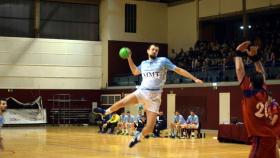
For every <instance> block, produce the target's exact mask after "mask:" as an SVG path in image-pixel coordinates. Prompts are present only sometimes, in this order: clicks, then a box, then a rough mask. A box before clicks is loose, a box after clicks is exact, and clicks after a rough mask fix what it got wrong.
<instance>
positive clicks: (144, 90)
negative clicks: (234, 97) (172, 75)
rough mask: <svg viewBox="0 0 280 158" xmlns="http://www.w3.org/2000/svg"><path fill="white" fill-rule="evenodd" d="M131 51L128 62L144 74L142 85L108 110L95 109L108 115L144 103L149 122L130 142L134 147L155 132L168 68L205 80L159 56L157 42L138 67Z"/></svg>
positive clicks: (133, 68) (150, 47) (193, 78)
mask: <svg viewBox="0 0 280 158" xmlns="http://www.w3.org/2000/svg"><path fill="white" fill-rule="evenodd" d="M129 52H130V55H129V57H128V64H129V67H130V69H131V71H132V74H133V75H140V74H142V78H143V80H142V83H141V85H140V87H139V88H138V89H137V90H136V91H134V92H133V93H131V94H129V95H127V96H126V97H124V98H123V99H121V100H120V101H118V102H116V103H115V104H113V105H112V106H111V107H110V108H108V109H107V110H106V111H104V110H102V109H99V108H97V109H95V111H96V112H100V113H103V114H105V115H107V114H110V113H112V112H114V111H116V110H118V109H120V108H123V107H125V106H129V105H136V104H140V103H141V104H143V105H144V109H145V111H146V116H147V123H146V125H145V127H144V128H143V130H142V132H141V133H138V134H136V135H135V136H134V138H133V139H132V141H131V142H130V144H129V147H133V146H134V145H135V144H136V143H138V142H140V140H142V138H144V137H145V136H146V135H148V134H150V133H152V132H153V129H154V127H155V123H156V118H157V114H158V112H159V107H160V103H161V93H162V89H163V85H164V83H165V80H166V73H167V70H172V71H174V72H176V73H177V74H179V75H182V76H184V77H186V78H189V79H191V80H193V81H194V82H195V83H198V84H202V83H203V82H202V81H201V80H200V79H197V78H196V77H194V76H193V75H192V74H190V73H189V72H187V71H186V70H184V69H182V68H179V67H177V66H175V65H174V64H173V63H171V61H170V60H169V59H167V58H165V57H157V56H158V53H159V46H157V45H155V44H152V45H150V46H149V48H148V49H147V54H148V60H145V61H142V63H141V64H140V65H139V66H138V67H137V66H136V65H135V64H134V62H133V60H132V58H131V51H130V50H129Z"/></svg>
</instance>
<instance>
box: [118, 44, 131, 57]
mask: <svg viewBox="0 0 280 158" xmlns="http://www.w3.org/2000/svg"><path fill="white" fill-rule="evenodd" d="M119 55H120V57H121V58H122V59H127V58H128V56H129V50H128V48H126V47H122V48H121V49H120V51H119Z"/></svg>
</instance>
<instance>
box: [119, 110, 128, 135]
mask: <svg viewBox="0 0 280 158" xmlns="http://www.w3.org/2000/svg"><path fill="white" fill-rule="evenodd" d="M126 117H127V116H126V114H125V112H124V111H123V112H122V113H121V115H120V121H119V122H118V127H117V129H118V131H117V134H124V133H125V121H126Z"/></svg>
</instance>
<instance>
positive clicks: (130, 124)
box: [124, 111, 135, 135]
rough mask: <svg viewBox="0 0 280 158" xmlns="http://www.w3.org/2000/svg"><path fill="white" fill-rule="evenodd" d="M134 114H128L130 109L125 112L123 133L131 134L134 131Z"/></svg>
mask: <svg viewBox="0 0 280 158" xmlns="http://www.w3.org/2000/svg"><path fill="white" fill-rule="evenodd" d="M134 120H135V119H134V116H133V115H131V114H130V111H127V112H126V118H125V126H124V128H125V133H124V134H125V135H133V131H134V129H135V128H134Z"/></svg>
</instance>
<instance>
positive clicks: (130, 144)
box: [128, 133, 141, 148]
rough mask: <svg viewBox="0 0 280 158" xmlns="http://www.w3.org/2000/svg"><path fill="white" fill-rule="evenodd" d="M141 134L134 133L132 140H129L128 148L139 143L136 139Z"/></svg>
mask: <svg viewBox="0 0 280 158" xmlns="http://www.w3.org/2000/svg"><path fill="white" fill-rule="evenodd" d="M140 134H141V133H136V134H135V136H134V138H133V139H132V140H131V142H130V143H129V145H128V146H129V147H130V148H132V147H133V146H134V145H135V144H137V143H138V142H140V140H138V137H139V136H140Z"/></svg>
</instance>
